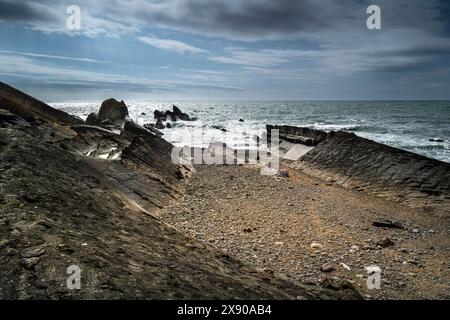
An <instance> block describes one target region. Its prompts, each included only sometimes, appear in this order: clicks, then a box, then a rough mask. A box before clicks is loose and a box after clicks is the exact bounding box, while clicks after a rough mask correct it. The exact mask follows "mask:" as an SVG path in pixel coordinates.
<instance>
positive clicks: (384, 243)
mask: <svg viewBox="0 0 450 320" xmlns="http://www.w3.org/2000/svg"><path fill="white" fill-rule="evenodd" d="M393 245H395V243H394V241H392V240H391V239H389V238H384V239H382V240H378V241H377V246H380V247H382V248H387V247H391V246H393Z"/></svg>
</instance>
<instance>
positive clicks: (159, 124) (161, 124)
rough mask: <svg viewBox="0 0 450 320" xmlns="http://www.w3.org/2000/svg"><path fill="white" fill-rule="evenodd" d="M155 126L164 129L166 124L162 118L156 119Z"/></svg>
mask: <svg viewBox="0 0 450 320" xmlns="http://www.w3.org/2000/svg"><path fill="white" fill-rule="evenodd" d="M155 128H156V129H164V128H165V127H164V124H163V123H162V121H161V119H158V120H156V123H155Z"/></svg>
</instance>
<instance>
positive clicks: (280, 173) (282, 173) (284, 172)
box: [277, 169, 289, 178]
mask: <svg viewBox="0 0 450 320" xmlns="http://www.w3.org/2000/svg"><path fill="white" fill-rule="evenodd" d="M277 176H278V177H284V178H288V177H289V171H288V170H283V169H279V170H278V172H277Z"/></svg>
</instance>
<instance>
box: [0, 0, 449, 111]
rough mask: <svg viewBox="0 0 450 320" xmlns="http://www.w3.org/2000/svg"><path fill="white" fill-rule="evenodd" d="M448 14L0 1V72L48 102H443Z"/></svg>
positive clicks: (344, 6) (124, 1) (427, 7)
mask: <svg viewBox="0 0 450 320" xmlns="http://www.w3.org/2000/svg"><path fill="white" fill-rule="evenodd" d="M71 5H76V6H78V7H79V8H80V18H81V19H80V28H79V29H78V28H69V27H68V25H67V20H68V19H72V18H73V17H74V16H73V11H69V13H68V11H67V10H68V7H69V6H71ZM369 5H378V6H379V7H380V9H381V29H379V30H377V29H375V30H370V29H368V28H367V25H366V20H367V18H368V17H369V16H370V14H368V13H367V11H366V10H367V8H368V6H369ZM449 13H450V1H446V0H427V1H423V0H396V1H393V0H380V1H378V0H370V1H365V0H341V1H332V0H121V1H119V0H69V1H65V0H41V1H22V0H0V81H3V82H6V83H8V84H11V85H13V86H15V87H17V88H19V89H21V90H25V91H26V92H28V93H30V94H32V95H34V96H36V97H38V98H40V99H42V100H45V101H49V102H52V101H63V100H73V99H77V100H89V99H104V98H108V97H116V98H118V99H137V100H138V99H152V100H432V99H438V100H447V99H450V15H449ZM70 21H74V20H70ZM69 26H70V24H69Z"/></svg>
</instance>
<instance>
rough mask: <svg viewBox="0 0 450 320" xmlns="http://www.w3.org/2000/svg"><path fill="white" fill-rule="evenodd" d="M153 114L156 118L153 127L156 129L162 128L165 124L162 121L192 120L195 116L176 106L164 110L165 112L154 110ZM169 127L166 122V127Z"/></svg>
mask: <svg viewBox="0 0 450 320" xmlns="http://www.w3.org/2000/svg"><path fill="white" fill-rule="evenodd" d="M153 116H154V118H155V120H156V124H155V128H157V129H164V128H165V127H166V126H165V125H164V123H163V122H166V121H168V120H170V121H172V122H176V121H178V120H182V121H194V120H196V119H195V118H191V117H190V116H189V115H188V114H187V113H184V112H182V111H181V110H180V108H178V107H177V106H175V105H174V106H172V111H171V110H166V111H165V112H163V111H160V110H155V111H154V112H153ZM169 127H171V125H170V123H168V124H167V128H169Z"/></svg>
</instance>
